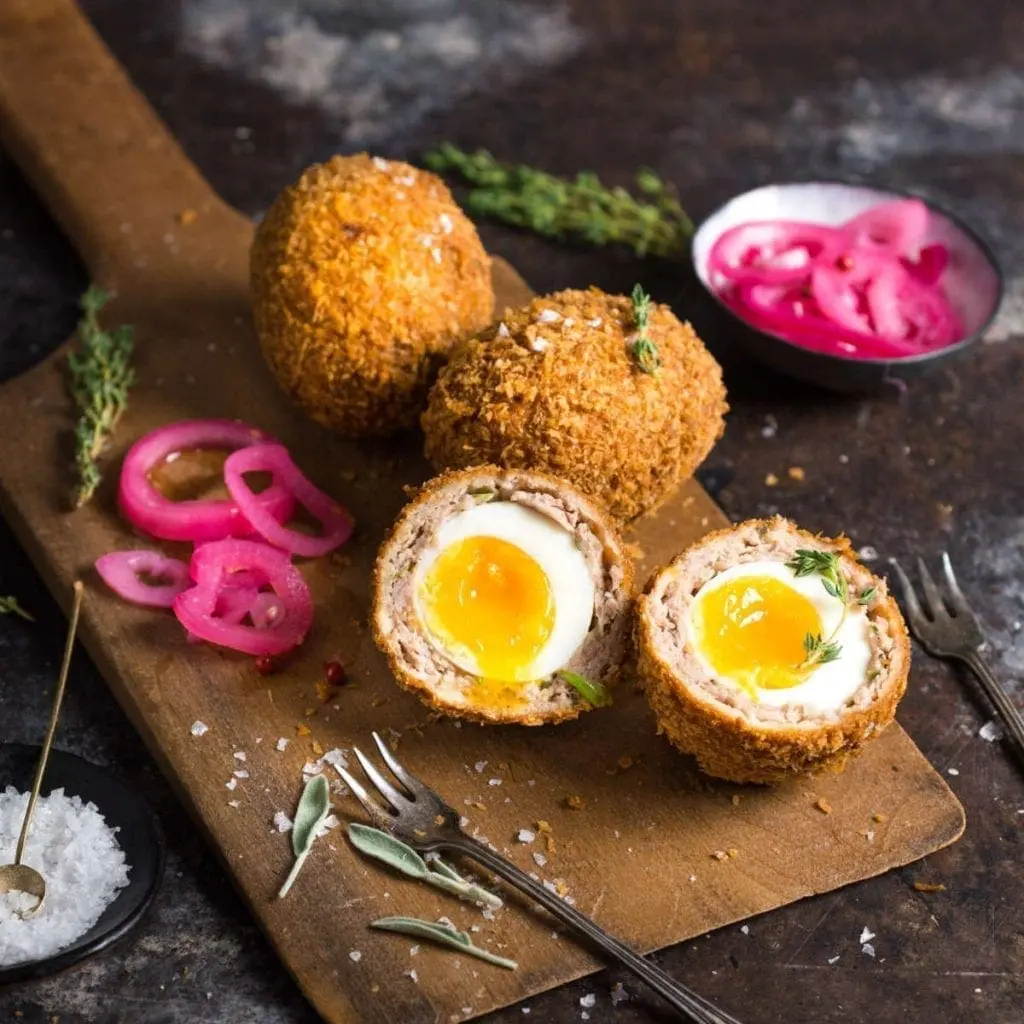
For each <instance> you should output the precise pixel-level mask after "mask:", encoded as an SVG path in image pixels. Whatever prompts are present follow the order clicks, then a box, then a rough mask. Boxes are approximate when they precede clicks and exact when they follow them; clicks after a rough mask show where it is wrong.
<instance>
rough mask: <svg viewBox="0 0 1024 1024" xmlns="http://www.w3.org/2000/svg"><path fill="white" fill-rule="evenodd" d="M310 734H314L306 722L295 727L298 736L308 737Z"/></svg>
mask: <svg viewBox="0 0 1024 1024" xmlns="http://www.w3.org/2000/svg"><path fill="white" fill-rule="evenodd" d="M310 732H312V730H311V729H310V727H309V726H308V725H306V723H305V722H299V724H298V725H297V726H295V734H296V735H297V736H308V735H309V734H310Z"/></svg>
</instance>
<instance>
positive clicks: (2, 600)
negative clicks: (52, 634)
mask: <svg viewBox="0 0 1024 1024" xmlns="http://www.w3.org/2000/svg"><path fill="white" fill-rule="evenodd" d="M0 615H20V616H21V617H22V618H23V619H24V620H25V621H26V622H35V621H36V620H35V619H34V618H33V617H32V616H31V615H29V613H28V612H27V611H25V609H24V608H22V607H21V605H20V604H19V603H18V599H17V598H16V597H14V595H13V594H9V595H7V596H6V597H0Z"/></svg>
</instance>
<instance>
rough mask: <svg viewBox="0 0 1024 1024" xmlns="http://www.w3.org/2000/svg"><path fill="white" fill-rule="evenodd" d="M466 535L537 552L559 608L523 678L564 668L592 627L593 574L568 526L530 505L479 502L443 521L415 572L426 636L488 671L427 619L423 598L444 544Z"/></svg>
mask: <svg viewBox="0 0 1024 1024" xmlns="http://www.w3.org/2000/svg"><path fill="white" fill-rule="evenodd" d="M467 537H496V538H497V539H499V540H503V541H506V542H507V543H509V544H514V545H515V546H516V547H517V548H519V549H520V550H521V551H523V552H525V553H526V554H527V555H529V557H530V558H532V559H533V560H534V561H535V562H536V563H537V564H538V565H539V566H540V567H541V570H542V571H543V572H544V575H545V576H546V577H547V580H548V585H549V586H550V587H551V597H552V601H553V604H554V608H555V617H554V624H553V626H552V630H551V636H550V637H549V638H548V642H547V643H546V644H545V645H544V646H543V647H542V648H541V649H540V651H539V652H538V653H537V656H536V658H535V659H534V660H533V662H531V663H530V664H529V665H528V666H526V667H524V669H523V670H522V672H523V680H522V681H527V680H535V679H545V678H547V677H548V676H550V675H553V674H554V673H555V672H557V671H558V670H559V669H560V668H563V667H564V666H565V665H566V664H567V663H568V662H569V661H570V660H571V658H572V656H573V655H574V654H575V653H576V651H577V650H578V649H579V647H580V645H581V644H582V643H583V641H584V639H585V638H586V636H587V633H589V632H590V623H591V620H592V618H593V614H594V597H595V592H594V580H593V577H592V576H591V573H590V569H589V567H588V566H587V562H586V559H585V558H584V557H583V553H582V552H581V551H580V550H579V548H577V547H576V542H575V539H574V538H573V536H572V534H571V533H569V531H568V530H565V529H564V528H563V527H561V526H559V525H558V524H557V523H556V522H554V521H553V520H551V519H549V518H548V517H547V516H545V515H542V514H541V513H540V512H535V511H534V510H533V509H531V508H526V507H524V506H522V505H517V504H516V503H514V502H510V501H494V502H487V503H485V504H482V505H477V506H475V507H474V508H471V509H467V510H466V511H465V512H460V513H459V514H458V515H456V516H453V517H452V518H451V519H449V520H447V522H445V523H443V524H442V526H441V528H440V529H439V530H438V531H437V534H436V535H435V536H434V538H433V541H432V542H431V544H430V546H429V547H428V548H427V550H426V551H425V552H424V553H423V555H422V557H421V558H420V560H419V564H418V565H417V566H416V572H415V574H414V577H413V594H414V599H413V600H414V607H415V609H416V614H417V616H418V617H419V621H420V624H421V626H422V627H423V629H424V630H425V632H426V633H427V636H428V637H429V638H430V640H431V641H432V642H433V644H434V645H435V646H436V647H438V648H439V649H440V650H441V651H442V652H443V653H444V654H445V655H446V656H447V657H448V658H450V659H451V660H452V661H453V662H455V664H456V665H458V666H459V668H461V669H463V670H464V671H466V672H469V673H470V674H471V675H475V676H483V675H484V673H483V672H482V671H481V670H480V666H479V665H478V663H477V660H476V658H475V656H474V655H473V653H472V652H471V651H467V650H465V649H464V648H451V647H450V646H449V645H447V644H446V643H445V642H444V640H443V639H442V638H440V637H437V636H435V635H434V634H433V633H432V632H431V631H430V629H429V627H428V626H427V625H426V623H427V616H426V615H425V614H424V610H423V608H422V606H421V604H420V600H421V599H420V595H421V591H422V589H423V588H422V584H423V580H424V578H425V576H426V574H427V573H428V572H429V571H430V567H431V566H432V565H433V564H434V562H435V560H436V559H437V557H438V555H440V554H441V552H442V551H444V550H445V548H447V547H449V546H450V545H451V544H454V543H456V542H457V541H461V540H465V539H466V538H467Z"/></svg>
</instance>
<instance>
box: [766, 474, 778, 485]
mask: <svg viewBox="0 0 1024 1024" xmlns="http://www.w3.org/2000/svg"><path fill="white" fill-rule="evenodd" d="M778 482H779V478H778V477H777V476H776V475H775V474H774V473H766V474H765V478H764V485H765V487H774V486H775V485H776V484H777V483H778Z"/></svg>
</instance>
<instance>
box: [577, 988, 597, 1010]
mask: <svg viewBox="0 0 1024 1024" xmlns="http://www.w3.org/2000/svg"><path fill="white" fill-rule="evenodd" d="M596 1002H597V996H596V995H594V993H593V992H588V993H587V994H586V995H585V996H580V1006H582V1007H583V1008H584V1009H587V1010H589V1009H590V1008H591V1007H592V1006H593V1005H594V1004H595V1003H596Z"/></svg>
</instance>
